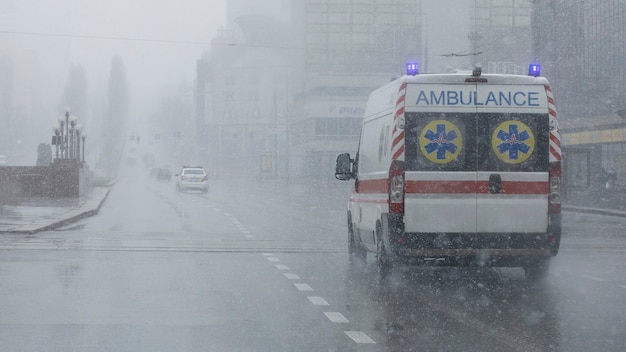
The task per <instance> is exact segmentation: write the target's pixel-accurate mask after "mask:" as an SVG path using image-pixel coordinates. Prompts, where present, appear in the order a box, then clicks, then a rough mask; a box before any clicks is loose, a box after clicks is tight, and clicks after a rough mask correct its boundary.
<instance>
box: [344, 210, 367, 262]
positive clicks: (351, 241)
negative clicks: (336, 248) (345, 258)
mask: <svg viewBox="0 0 626 352" xmlns="http://www.w3.org/2000/svg"><path fill="white" fill-rule="evenodd" d="M348 255H349V258H350V262H351V263H364V262H365V260H366V259H367V251H366V250H365V249H363V248H362V247H360V246H359V245H358V244H357V243H356V239H355V238H354V228H353V226H352V218H351V217H350V215H348Z"/></svg>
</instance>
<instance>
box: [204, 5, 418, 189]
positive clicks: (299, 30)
mask: <svg viewBox="0 0 626 352" xmlns="http://www.w3.org/2000/svg"><path fill="white" fill-rule="evenodd" d="M228 6H229V7H228V25H227V28H225V29H224V31H223V32H222V33H221V35H220V36H219V37H218V38H215V39H214V40H213V43H212V46H211V52H210V54H209V55H208V56H207V57H206V58H204V59H203V60H201V61H199V64H198V77H199V78H198V81H197V83H198V84H199V85H201V86H202V87H200V86H198V87H197V88H196V94H197V95H196V108H197V111H196V119H197V121H198V124H197V126H198V128H203V127H202V126H205V127H204V128H206V133H199V134H198V136H199V139H201V140H202V141H201V143H203V145H204V146H203V147H204V148H205V149H206V158H207V160H209V161H208V162H207V163H209V164H217V165H219V166H220V167H221V168H223V169H232V170H235V171H237V172H238V173H240V174H241V173H252V174H257V175H261V176H263V177H287V176H297V177H317V178H325V177H332V174H333V169H334V159H335V156H336V154H337V153H339V152H343V151H352V150H355V149H356V146H357V143H358V136H359V133H360V124H361V120H362V118H363V112H364V108H365V103H366V101H367V97H368V95H369V93H371V91H372V90H374V89H375V88H377V87H379V86H381V85H383V84H384V83H386V82H388V81H389V80H390V79H392V78H393V77H397V76H398V75H400V74H401V73H402V70H403V68H404V64H405V63H406V62H407V61H408V60H416V61H419V60H420V59H421V47H422V44H421V20H422V19H421V12H420V10H421V6H420V1H419V0H384V1H383V0H366V1H358V2H357V1H353V0H305V1H303V0H275V1H273V2H268V3H264V4H263V6H261V7H259V5H258V2H255V1H251V0H236V1H232V2H229V5H228ZM255 6H256V7H255Z"/></svg>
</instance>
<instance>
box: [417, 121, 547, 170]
mask: <svg viewBox="0 0 626 352" xmlns="http://www.w3.org/2000/svg"><path fill="white" fill-rule="evenodd" d="M405 133H406V134H405V144H406V145H405V168H406V170H407V171H526V172H535V171H536V172H544V171H547V170H548V148H549V145H548V143H549V130H548V115H547V114H505V113H479V114H476V113H407V114H406V130H405Z"/></svg>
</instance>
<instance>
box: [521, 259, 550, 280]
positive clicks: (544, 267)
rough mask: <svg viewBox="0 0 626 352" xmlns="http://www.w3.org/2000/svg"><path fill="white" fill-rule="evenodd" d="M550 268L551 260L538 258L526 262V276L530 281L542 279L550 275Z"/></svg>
mask: <svg viewBox="0 0 626 352" xmlns="http://www.w3.org/2000/svg"><path fill="white" fill-rule="evenodd" d="M549 270H550V260H549V259H546V258H537V259H535V260H533V261H532V262H528V263H526V264H524V276H526V280H528V281H533V282H537V281H542V280H544V279H545V278H546V277H547V276H548V271H549Z"/></svg>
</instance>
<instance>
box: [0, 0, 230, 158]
mask: <svg viewBox="0 0 626 352" xmlns="http://www.w3.org/2000/svg"><path fill="white" fill-rule="evenodd" d="M0 12H2V14H3V21H2V22H1V23H0V42H1V43H2V44H3V49H1V50H0V53H1V54H2V55H7V56H9V57H11V58H12V60H13V69H14V73H13V79H14V80H16V81H17V80H22V81H23V80H27V81H29V82H32V83H31V86H29V87H28V89H30V91H22V92H16V93H15V94H16V95H18V94H21V95H24V96H26V97H27V98H26V99H27V100H28V104H30V105H33V103H34V104H36V105H37V106H39V109H37V111H36V115H37V116H33V117H32V119H31V122H32V124H36V125H37V126H38V127H37V128H33V132H34V135H35V136H37V138H31V139H28V140H27V142H28V143H29V146H24V148H30V149H29V150H28V151H29V152H30V153H31V155H28V157H26V154H27V152H26V151H21V153H18V154H20V156H22V157H26V159H27V160H23V161H22V162H28V163H32V160H34V159H33V158H34V156H35V154H34V152H33V151H34V150H35V149H34V148H36V146H37V144H38V143H41V142H44V141H46V142H48V141H49V139H50V137H49V136H50V135H51V134H52V133H51V131H52V128H53V127H54V125H55V124H56V120H57V118H58V117H60V116H62V114H63V113H64V109H65V105H66V103H65V102H64V101H63V92H64V89H66V85H67V83H68V79H69V71H70V68H71V66H72V65H77V66H81V67H82V68H83V69H84V71H85V74H86V81H87V111H86V112H82V114H83V115H87V116H78V117H79V118H80V119H81V120H82V123H83V125H84V128H85V130H86V132H87V133H88V134H90V135H92V136H94V137H95V136H96V135H97V133H96V131H95V129H96V128H97V127H99V124H98V121H97V120H98V119H102V116H103V115H104V113H105V109H106V90H107V83H108V79H109V72H110V69H111V62H112V58H113V57H114V56H119V57H121V58H122V60H123V62H124V65H125V68H126V75H127V77H126V78H127V84H128V88H129V95H130V102H131V103H130V106H129V118H130V119H132V121H141V119H142V118H143V117H145V115H146V114H147V113H148V112H149V111H150V110H151V109H153V105H154V101H156V100H158V99H159V97H160V96H162V95H165V94H171V92H172V91H173V89H172V87H177V86H181V85H186V86H189V85H191V84H192V82H193V79H194V76H195V61H196V60H197V59H198V58H199V57H200V56H201V55H202V53H203V52H205V51H206V50H207V49H208V45H209V43H210V41H211V38H213V37H214V36H215V35H216V34H217V32H218V30H219V29H220V28H221V27H223V26H224V24H225V21H226V4H225V1H208V2H207V1H186V2H183V3H174V2H171V1H162V0H158V1H147V0H146V1H141V0H136V1H117V0H116V1H104V0H102V1H100V0H98V1H89V2H85V1H78V0H60V1H54V2H50V1H39V0H20V1H11V0H9V1H2V2H0ZM24 66H26V67H24ZM16 84H17V85H18V86H19V85H20V84H19V83H16ZM177 89H178V88H177ZM31 97H33V98H31ZM30 99H32V100H30ZM69 108H70V109H71V106H69ZM24 143H26V140H25V141H24ZM16 152H17V151H16ZM16 162H17V160H16Z"/></svg>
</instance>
